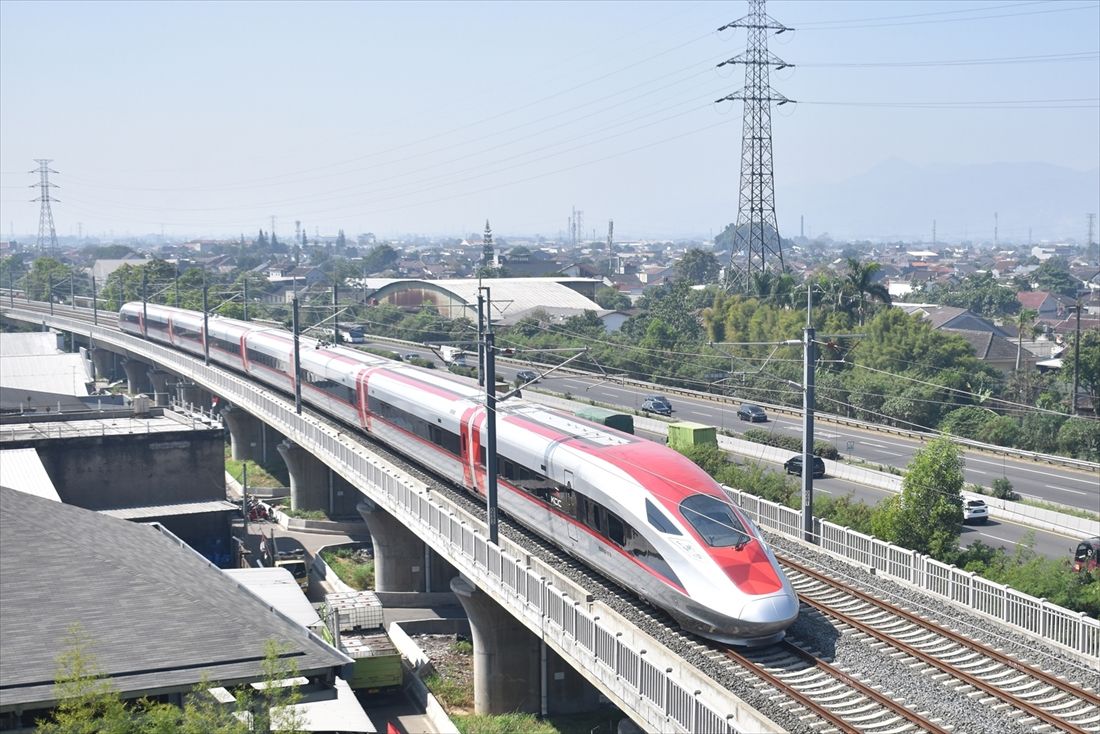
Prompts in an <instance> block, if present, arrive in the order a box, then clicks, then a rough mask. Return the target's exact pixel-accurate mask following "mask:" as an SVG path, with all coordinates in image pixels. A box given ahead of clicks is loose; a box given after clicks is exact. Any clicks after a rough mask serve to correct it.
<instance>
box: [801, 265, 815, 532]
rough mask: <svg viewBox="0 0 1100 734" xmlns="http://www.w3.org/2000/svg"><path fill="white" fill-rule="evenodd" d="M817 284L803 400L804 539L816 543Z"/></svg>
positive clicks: (809, 289)
mask: <svg viewBox="0 0 1100 734" xmlns="http://www.w3.org/2000/svg"><path fill="white" fill-rule="evenodd" d="M813 293H814V289H813V284H812V283H810V282H808V281H807V283H806V329H805V330H804V332H803V336H802V338H803V343H804V344H805V350H804V352H803V355H804V360H805V363H804V364H803V371H802V372H803V375H802V383H803V397H802V400H803V402H802V539H803V540H805V541H806V542H807V543H813V542H815V539H814V326H813V321H812V320H811V313H812V309H813V304H814V300H813Z"/></svg>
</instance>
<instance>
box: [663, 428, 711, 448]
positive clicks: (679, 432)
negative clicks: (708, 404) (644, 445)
mask: <svg viewBox="0 0 1100 734" xmlns="http://www.w3.org/2000/svg"><path fill="white" fill-rule="evenodd" d="M668 445H669V448H673V449H676V450H677V451H682V450H683V449H689V448H691V447H692V446H717V445H718V429H716V428H715V427H714V426H704V425H703V424H702V423H691V422H688V421H682V422H680V423H669V424H668Z"/></svg>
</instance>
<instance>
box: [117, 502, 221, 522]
mask: <svg viewBox="0 0 1100 734" xmlns="http://www.w3.org/2000/svg"><path fill="white" fill-rule="evenodd" d="M240 509H241V508H240V507H238V506H237V505H235V504H233V503H232V502H227V501H226V500H210V501H209V502H181V503H179V504H176V505H147V506H145V507H120V508H117V509H114V510H99V514H101V515H110V516H111V517H117V518H119V519H120V520H144V519H147V518H150V517H176V516H178V515H199V514H202V513H204V512H231V511H239V510H240Z"/></svg>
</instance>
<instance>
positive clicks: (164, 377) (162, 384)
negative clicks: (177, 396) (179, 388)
mask: <svg viewBox="0 0 1100 734" xmlns="http://www.w3.org/2000/svg"><path fill="white" fill-rule="evenodd" d="M149 382H150V383H151V384H152V385H153V397H154V399H155V400H156V406H157V407H158V408H167V407H168V403H170V402H171V400H170V398H171V397H172V393H171V392H170V390H171V388H170V387H169V385H170V384H171V383H172V382H175V379H174V375H172V374H171V373H169V372H165V371H164V370H160V369H157V368H156V367H150V368H149Z"/></svg>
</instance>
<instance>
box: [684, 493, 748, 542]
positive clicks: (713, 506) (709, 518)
mask: <svg viewBox="0 0 1100 734" xmlns="http://www.w3.org/2000/svg"><path fill="white" fill-rule="evenodd" d="M680 513H681V514H682V515H683V516H684V519H685V520H687V521H688V523H690V524H691V526H692V527H693V528H695V531H696V532H697V533H699V535H700V536H701V537H702V538H703V541H704V542H706V544H707V545H710V546H712V547H715V548H728V547H730V546H733V547H735V548H741V547H742V546H744V545H745V544H746V543H748V542H749V541H750V540H752V536H751V535H749V533H748V532H747V531H746V529H745V526H744V525H743V524H742V523H741V519H740V518H738V517H737V514H736V513H735V512H734V511H733V508H732V507H730V506H729V505H728V504H727V503H725V502H723V501H722V500H720V499H718V498H716V497H711V496H710V495H708V494H696V495H693V496H691V497H688V498H687V499H685V500H684V501H683V502H681V503H680Z"/></svg>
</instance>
